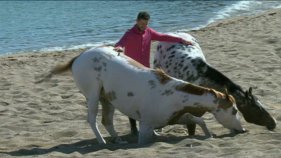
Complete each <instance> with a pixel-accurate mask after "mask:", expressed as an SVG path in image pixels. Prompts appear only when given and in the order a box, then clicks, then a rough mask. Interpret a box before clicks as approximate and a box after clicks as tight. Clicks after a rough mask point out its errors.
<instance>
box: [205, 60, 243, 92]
mask: <svg viewBox="0 0 281 158" xmlns="http://www.w3.org/2000/svg"><path fill="white" fill-rule="evenodd" d="M204 77H206V78H208V79H209V80H210V81H213V82H214V83H216V84H219V85H221V86H222V87H226V88H227V90H228V91H229V92H230V93H233V92H235V91H237V90H238V91H240V92H244V91H243V89H242V88H241V87H240V86H239V85H237V84H235V83H234V82H233V81H232V80H230V79H229V78H228V77H227V76H225V75H224V74H223V73H221V72H220V71H218V70H217V69H215V68H213V67H212V66H210V65H208V64H207V70H206V72H205V73H204Z"/></svg>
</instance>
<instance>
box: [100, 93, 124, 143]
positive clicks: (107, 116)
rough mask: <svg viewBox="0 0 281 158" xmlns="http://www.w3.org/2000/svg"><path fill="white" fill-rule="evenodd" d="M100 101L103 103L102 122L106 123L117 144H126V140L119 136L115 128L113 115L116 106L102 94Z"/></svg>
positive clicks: (105, 125)
mask: <svg viewBox="0 0 281 158" xmlns="http://www.w3.org/2000/svg"><path fill="white" fill-rule="evenodd" d="M100 102H101V105H102V120H101V122H102V124H103V125H104V127H105V129H106V130H107V132H108V133H109V134H110V136H111V137H113V142H114V143H117V144H126V143H127V142H126V141H122V140H121V138H120V137H119V136H118V133H117V132H116V131H115V129H114V125H113V115H114V110H115V108H114V107H113V106H112V105H111V104H110V102H109V101H108V100H107V99H106V98H105V97H104V96H102V97H101V98H100Z"/></svg>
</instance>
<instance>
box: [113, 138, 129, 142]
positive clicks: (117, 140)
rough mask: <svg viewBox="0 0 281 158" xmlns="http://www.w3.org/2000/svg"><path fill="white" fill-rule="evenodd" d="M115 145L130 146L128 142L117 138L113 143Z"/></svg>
mask: <svg viewBox="0 0 281 158" xmlns="http://www.w3.org/2000/svg"><path fill="white" fill-rule="evenodd" d="M113 143H114V144H128V142H127V141H123V140H122V139H121V138H120V137H117V138H115V139H114V141H113Z"/></svg>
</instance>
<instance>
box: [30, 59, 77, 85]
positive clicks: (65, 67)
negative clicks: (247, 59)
mask: <svg viewBox="0 0 281 158" xmlns="http://www.w3.org/2000/svg"><path fill="white" fill-rule="evenodd" d="M77 57H79V56H76V57H74V58H72V59H71V60H70V61H68V62H67V63H66V64H63V65H57V66H56V67H55V68H53V69H52V70H51V71H50V72H49V73H48V74H47V75H45V76H43V78H42V79H41V80H38V81H36V82H35V83H41V82H44V81H47V80H49V79H51V78H52V77H53V75H56V74H61V73H63V72H66V71H68V70H70V69H71V67H72V64H73V62H74V61H75V59H76V58H77Z"/></svg>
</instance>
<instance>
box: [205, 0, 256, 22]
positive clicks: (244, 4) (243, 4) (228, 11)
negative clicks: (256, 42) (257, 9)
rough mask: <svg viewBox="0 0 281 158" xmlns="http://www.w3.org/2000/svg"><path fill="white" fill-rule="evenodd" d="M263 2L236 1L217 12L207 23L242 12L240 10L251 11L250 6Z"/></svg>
mask: <svg viewBox="0 0 281 158" xmlns="http://www.w3.org/2000/svg"><path fill="white" fill-rule="evenodd" d="M260 3H261V2H257V1H239V2H237V3H234V4H232V5H230V6H227V7H226V8H224V9H222V10H220V11H218V12H217V15H216V16H215V17H214V18H211V19H210V20H209V21H208V22H207V25H208V24H210V23H213V22H215V21H217V20H221V19H225V18H228V17H231V16H232V15H233V14H235V13H237V12H240V11H249V10H250V6H251V5H253V4H260Z"/></svg>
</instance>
